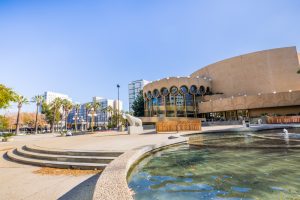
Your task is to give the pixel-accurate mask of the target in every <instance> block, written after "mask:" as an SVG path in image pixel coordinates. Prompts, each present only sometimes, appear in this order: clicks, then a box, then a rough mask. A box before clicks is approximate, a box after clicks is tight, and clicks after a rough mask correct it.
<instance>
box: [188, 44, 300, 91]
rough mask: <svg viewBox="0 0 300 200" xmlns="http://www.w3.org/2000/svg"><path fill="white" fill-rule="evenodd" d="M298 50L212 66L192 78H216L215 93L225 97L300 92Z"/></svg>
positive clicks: (252, 55) (270, 52) (258, 54)
mask: <svg viewBox="0 0 300 200" xmlns="http://www.w3.org/2000/svg"><path fill="white" fill-rule="evenodd" d="M298 68H299V60H298V54H297V51H296V47H287V48H278V49H271V50H265V51H258V52H254V53H249V54H245V55H241V56H237V57H233V58H230V59H227V60H223V61H220V62H217V63H214V64H211V65H208V66H206V67H204V68H202V69H200V70H198V71H196V72H194V73H193V74H192V75H191V77H196V76H208V77H211V78H212V90H213V92H223V93H224V94H225V96H227V97H229V96H236V95H239V94H240V95H243V94H247V95H254V94H258V93H272V92H273V91H276V92H287V91H288V90H300V77H299V74H297V70H298Z"/></svg>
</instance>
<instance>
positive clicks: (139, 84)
mask: <svg viewBox="0 0 300 200" xmlns="http://www.w3.org/2000/svg"><path fill="white" fill-rule="evenodd" d="M148 83H149V81H146V80H143V79H141V80H136V81H131V82H130V83H129V84H128V95H129V112H133V110H132V108H131V107H132V105H133V102H134V101H135V99H136V98H137V96H138V95H139V94H140V91H141V90H142V89H143V87H144V86H145V85H146V84H148Z"/></svg>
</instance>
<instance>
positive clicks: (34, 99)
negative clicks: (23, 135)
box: [32, 95, 44, 134]
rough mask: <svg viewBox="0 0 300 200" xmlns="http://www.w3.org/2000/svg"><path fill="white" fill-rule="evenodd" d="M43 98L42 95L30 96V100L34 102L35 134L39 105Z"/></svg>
mask: <svg viewBox="0 0 300 200" xmlns="http://www.w3.org/2000/svg"><path fill="white" fill-rule="evenodd" d="M43 99H44V98H43V96H42V95H36V96H34V97H33V98H32V101H33V102H35V103H36V113H35V122H34V129H35V134H37V130H38V115H39V107H40V106H41V105H42V102H43Z"/></svg>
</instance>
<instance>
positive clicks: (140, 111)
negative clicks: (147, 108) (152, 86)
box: [131, 91, 144, 117]
mask: <svg viewBox="0 0 300 200" xmlns="http://www.w3.org/2000/svg"><path fill="white" fill-rule="evenodd" d="M131 108H132V110H133V115H134V116H136V117H143V116H144V98H143V91H141V92H140V94H139V95H138V96H137V98H136V99H135V100H134V102H133V104H132V106H131Z"/></svg>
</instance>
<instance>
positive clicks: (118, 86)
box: [117, 84, 120, 128]
mask: <svg viewBox="0 0 300 200" xmlns="http://www.w3.org/2000/svg"><path fill="white" fill-rule="evenodd" d="M117 88H118V110H117V128H119V110H120V106H119V105H120V100H119V88H120V85H119V84H117Z"/></svg>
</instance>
